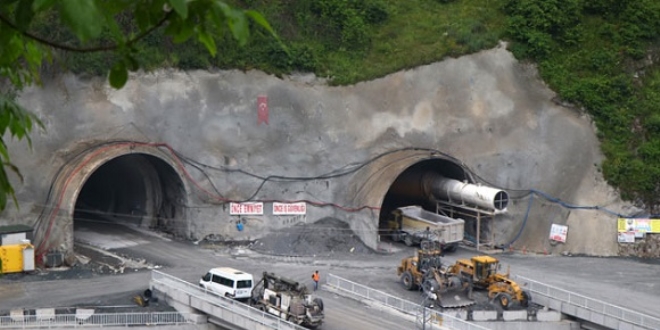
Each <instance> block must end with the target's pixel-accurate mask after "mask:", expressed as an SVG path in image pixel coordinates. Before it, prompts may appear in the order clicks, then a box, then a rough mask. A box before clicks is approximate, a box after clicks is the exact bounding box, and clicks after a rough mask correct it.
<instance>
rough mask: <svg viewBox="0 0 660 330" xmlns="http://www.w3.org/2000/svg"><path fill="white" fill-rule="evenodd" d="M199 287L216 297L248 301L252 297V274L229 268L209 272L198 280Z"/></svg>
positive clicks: (214, 269) (219, 268)
mask: <svg viewBox="0 0 660 330" xmlns="http://www.w3.org/2000/svg"><path fill="white" fill-rule="evenodd" d="M199 286H200V287H202V288H203V289H205V290H209V291H212V292H214V293H216V294H218V295H221V296H225V297H228V298H232V299H237V300H248V299H249V298H250V297H251V295H252V288H253V287H254V279H253V278H252V274H250V273H246V272H243V271H240V270H238V269H234V268H230V267H218V268H213V269H211V270H209V272H208V273H206V275H204V276H203V277H202V279H200V280H199Z"/></svg>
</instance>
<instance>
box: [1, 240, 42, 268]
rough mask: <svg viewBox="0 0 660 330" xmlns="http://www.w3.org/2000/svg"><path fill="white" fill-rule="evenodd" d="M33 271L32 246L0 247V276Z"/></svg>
mask: <svg viewBox="0 0 660 330" xmlns="http://www.w3.org/2000/svg"><path fill="white" fill-rule="evenodd" d="M33 270H34V246H32V244H30V243H21V244H15V245H3V246H0V274H1V273H5V274H6V273H20V272H24V271H26V272H27V271H33Z"/></svg>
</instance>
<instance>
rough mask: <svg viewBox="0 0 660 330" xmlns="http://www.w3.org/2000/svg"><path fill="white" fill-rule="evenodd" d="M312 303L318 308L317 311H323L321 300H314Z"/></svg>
mask: <svg viewBox="0 0 660 330" xmlns="http://www.w3.org/2000/svg"><path fill="white" fill-rule="evenodd" d="M314 302H315V303H316V305H317V306H319V309H320V310H321V311H323V300H321V298H314Z"/></svg>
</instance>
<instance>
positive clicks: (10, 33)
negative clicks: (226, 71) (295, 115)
mask: <svg viewBox="0 0 660 330" xmlns="http://www.w3.org/2000/svg"><path fill="white" fill-rule="evenodd" d="M53 18H55V19H53ZM44 22H47V23H46V24H45V25H44ZM54 24H58V25H57V26H53V25H54ZM255 26H258V27H260V28H262V29H263V30H264V31H267V33H269V34H270V35H271V36H273V37H275V39H277V37H276V36H275V33H274V31H273V29H272V28H271V26H270V24H269V23H268V22H267V21H266V19H265V18H264V17H263V16H262V15H261V14H260V13H258V12H256V11H253V10H244V9H238V8H236V7H233V6H230V5H228V4H227V3H225V2H223V1H218V0H112V1H105V0H85V1H79V0H3V1H1V2H0V137H1V139H0V161H1V162H2V166H0V210H2V209H4V208H5V207H6V204H7V199H8V197H11V198H13V200H14V203H15V204H17V205H18V203H17V201H16V197H15V193H14V189H13V187H12V185H11V181H10V179H9V176H8V174H7V170H9V171H11V172H13V173H15V174H16V175H17V176H18V177H19V178H20V179H22V178H21V174H20V171H19V169H18V167H17V166H16V165H14V164H12V162H11V159H10V155H9V152H8V151H7V145H6V143H5V137H6V135H5V133H7V132H9V133H10V137H11V138H15V139H18V140H22V139H25V140H26V141H27V143H28V145H30V146H31V141H30V136H29V133H30V132H31V131H32V129H33V127H34V126H39V127H41V128H43V125H42V123H41V122H40V121H39V119H38V118H37V117H36V116H35V115H34V114H33V113H31V112H30V111H28V110H27V109H25V108H23V107H21V105H19V104H18V103H17V102H16V98H15V96H16V95H17V93H18V92H20V91H21V90H22V89H23V88H24V87H26V86H29V85H32V84H34V83H39V82H40V79H39V76H40V69H41V68H42V66H43V65H44V64H45V63H47V62H48V61H49V60H50V59H52V55H53V52H54V51H67V52H76V53H99V52H110V53H112V54H114V55H115V56H113V63H112V64H111V65H110V69H109V70H108V73H107V74H108V80H109V82H110V85H112V86H113V87H115V88H121V87H123V86H124V84H126V81H127V80H128V76H129V75H128V72H129V71H135V70H138V69H139V68H140V64H139V62H138V61H137V59H136V54H137V50H138V47H137V45H138V44H139V43H140V42H141V41H143V40H144V39H146V38H148V37H149V36H150V35H152V34H154V33H155V31H157V30H161V29H162V31H163V32H162V33H163V36H164V37H166V38H169V39H171V40H172V41H173V42H174V43H182V42H186V41H188V40H194V41H195V42H197V43H199V44H201V45H203V47H204V48H205V49H206V51H207V52H208V53H209V54H210V55H211V56H216V54H217V51H218V44H217V42H216V40H219V38H218V36H222V35H223V34H224V33H225V32H227V33H228V34H229V35H230V36H231V39H233V40H234V41H235V42H237V43H238V44H239V45H245V44H246V43H247V42H248V39H249V37H250V30H251V29H252V28H253V27H255ZM44 31H62V32H64V34H66V35H68V36H71V37H72V38H59V37H57V36H53V35H47V34H45V33H44ZM223 40H227V39H223Z"/></svg>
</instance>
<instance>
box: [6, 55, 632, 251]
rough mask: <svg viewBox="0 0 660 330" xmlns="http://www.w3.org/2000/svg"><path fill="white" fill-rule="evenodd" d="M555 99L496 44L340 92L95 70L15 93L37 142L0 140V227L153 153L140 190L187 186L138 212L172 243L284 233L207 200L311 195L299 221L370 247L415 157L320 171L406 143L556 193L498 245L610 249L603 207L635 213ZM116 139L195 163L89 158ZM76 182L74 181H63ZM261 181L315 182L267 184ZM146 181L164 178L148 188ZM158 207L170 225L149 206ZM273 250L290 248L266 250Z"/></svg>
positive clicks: (521, 210)
mask: <svg viewBox="0 0 660 330" xmlns="http://www.w3.org/2000/svg"><path fill="white" fill-rule="evenodd" d="M260 95H265V96H267V101H268V109H269V118H268V122H267V123H263V122H262V121H261V120H259V118H258V113H257V102H258V98H259V96H260ZM555 99H556V95H555V93H554V92H553V91H551V90H549V89H548V88H547V86H546V85H545V84H544V83H543V81H542V80H541V79H540V78H539V76H538V74H537V72H536V70H535V68H534V67H533V66H530V65H526V64H521V63H519V62H518V61H517V60H516V59H515V58H514V56H513V55H512V54H511V53H510V52H509V51H508V50H507V49H506V47H505V46H504V45H500V46H498V47H496V48H494V49H490V50H486V51H482V52H479V53H475V54H472V55H469V56H462V57H460V58H450V59H447V60H445V61H442V62H438V63H433V64H429V65H425V66H420V67H417V68H414V69H411V70H406V71H401V72H396V73H393V74H391V75H388V76H386V77H382V78H379V79H375V80H373V81H368V82H363V83H359V84H355V85H352V86H340V87H337V86H328V85H326V84H325V83H323V82H321V81H316V80H314V79H302V80H301V79H290V78H278V77H275V76H270V75H267V74H264V73H263V72H257V71H248V72H241V71H236V70H231V71H217V72H208V71H193V72H180V71H172V70H163V71H157V72H150V73H136V74H134V75H133V76H131V79H130V80H129V81H128V83H127V84H126V86H125V87H124V88H123V89H121V90H115V89H113V88H111V87H110V86H108V84H107V79H105V77H98V78H93V79H87V78H82V77H76V76H72V75H61V76H55V77H49V79H45V80H44V82H43V85H41V86H39V87H33V88H28V89H25V90H24V91H23V92H22V94H21V95H20V97H19V102H20V103H21V105H23V106H25V107H26V108H28V109H31V110H33V111H34V113H35V114H36V115H37V116H38V117H39V118H40V119H41V120H42V121H43V123H44V125H45V126H46V130H45V132H47V133H43V134H33V136H32V145H33V148H32V150H30V149H29V148H26V147H25V144H24V143H22V142H16V141H13V140H12V141H8V149H9V150H10V152H11V154H12V157H13V161H14V163H15V164H16V165H17V166H19V167H20V168H21V172H22V173H23V175H24V176H25V178H26V179H25V182H23V183H20V184H19V183H18V182H16V183H17V184H16V189H17V191H16V192H17V197H18V199H19V200H20V201H21V208H20V209H16V208H13V207H12V206H9V207H8V209H7V210H6V211H5V213H4V214H3V217H2V220H0V225H2V224H5V223H9V224H12V223H23V222H25V219H37V218H39V214H41V211H42V210H43V209H44V208H46V209H52V210H58V209H59V207H61V209H62V210H69V211H70V212H72V211H73V209H74V208H75V207H76V198H79V197H77V196H79V195H80V194H79V192H81V191H83V189H82V186H83V185H85V184H86V182H88V181H87V179H88V178H89V177H88V176H87V175H91V174H90V173H96V172H100V171H99V168H100V167H101V166H103V164H107V163H108V162H109V161H111V160H113V159H115V158H120V157H124V156H126V155H129V154H130V155H133V156H134V157H135V155H150V157H151V158H149V159H150V161H146V160H144V159H143V162H142V163H145V164H146V163H148V164H152V163H153V164H157V165H158V167H157V168H158V169H159V171H161V172H163V173H165V172H167V173H171V176H169V177H171V178H172V179H171V180H167V181H159V180H156V179H157V178H158V177H154V179H153V180H151V181H144V183H143V184H142V186H143V187H147V188H150V189H151V190H149V189H145V191H152V190H153V191H155V192H158V193H160V194H163V192H167V191H180V190H181V189H185V191H184V192H183V193H182V194H181V195H180V196H172V198H170V199H171V200H170V201H169V202H168V203H169V205H167V206H168V207H161V205H151V204H149V205H145V206H148V207H145V208H144V210H142V209H140V210H141V211H145V212H150V213H146V214H145V215H146V216H145V217H144V219H146V220H145V221H152V219H159V220H160V221H162V222H169V223H168V224H169V226H170V228H171V229H173V230H176V231H177V235H179V236H181V237H185V238H189V239H191V240H199V239H202V238H204V237H207V236H209V235H215V236H217V237H232V238H234V239H246V240H248V239H250V240H251V239H255V238H257V237H261V236H262V235H264V234H267V233H269V232H270V231H272V230H273V229H279V228H287V227H290V226H292V225H293V222H291V221H289V220H290V219H286V218H285V217H280V216H277V215H274V214H273V213H272V211H270V206H271V205H270V204H269V203H265V205H264V210H265V212H263V214H260V215H257V216H251V217H250V219H249V221H248V222H247V223H246V226H245V228H244V230H243V231H240V232H238V231H237V229H236V221H237V217H236V216H235V215H234V214H232V213H231V212H230V208H229V207H227V205H226V204H222V203H211V202H210V201H218V200H234V201H242V200H264V201H278V202H290V201H300V200H308V201H314V202H316V203H315V205H312V204H311V203H310V204H308V207H307V209H306V214H305V216H306V218H307V219H309V220H310V221H315V220H317V219H323V218H326V217H333V218H337V219H340V220H342V221H344V220H345V221H346V222H347V223H348V224H349V226H350V228H351V229H353V230H354V233H355V234H356V235H358V236H360V237H361V239H362V241H363V242H364V243H365V244H366V245H368V246H370V247H372V248H375V247H376V245H377V239H378V236H377V230H378V228H379V223H378V221H379V219H382V218H383V217H382V216H381V215H380V214H379V213H378V211H375V210H380V209H383V208H382V207H383V203H384V199H385V195H386V194H387V193H388V191H389V188H390V186H391V185H392V182H394V180H395V179H396V178H397V177H398V176H399V175H400V174H401V172H402V171H404V170H405V169H407V168H409V167H410V166H413V165H415V164H417V163H416V162H422V161H425V159H423V158H421V157H418V158H414V159H413V158H409V157H408V156H410V155H408V154H405V153H399V154H393V156H392V157H391V159H390V160H391V161H389V160H388V161H382V162H374V163H371V164H369V165H368V166H365V168H364V169H363V170H362V171H361V172H356V173H353V174H352V175H345V176H338V177H332V176H328V177H322V176H321V175H322V174H324V173H333V172H332V171H333V170H335V169H340V168H347V167H351V166H356V165H359V164H363V163H364V162H365V161H367V160H369V159H372V158H374V157H376V156H377V155H381V154H383V153H385V152H390V151H393V150H403V149H405V148H408V147H416V148H429V149H435V150H439V151H441V152H442V153H445V154H447V155H451V156H452V157H454V158H455V159H458V160H460V162H461V163H463V164H465V165H466V166H467V167H468V168H470V169H472V170H473V172H474V173H475V174H476V175H478V177H480V178H482V179H483V180H484V182H486V183H488V184H489V185H492V186H495V187H498V188H502V189H506V190H511V191H514V190H523V191H526V190H528V189H536V190H538V191H542V192H544V193H545V194H547V195H548V196H552V197H553V198H556V199H554V201H555V202H552V203H550V202H547V201H542V200H540V198H538V196H536V197H537V198H536V199H535V200H534V201H533V202H528V200H527V199H524V200H517V201H512V203H511V204H510V206H509V208H508V213H507V214H503V215H501V216H498V218H497V219H496V220H495V221H494V222H493V225H494V227H495V230H494V233H495V236H496V237H495V238H494V239H495V243H496V244H497V243H508V242H510V241H511V240H512V239H514V238H515V239H516V242H515V244H516V247H521V248H523V247H524V248H526V249H527V250H530V251H532V250H533V251H545V250H549V251H551V252H552V253H562V252H565V251H569V252H571V253H575V254H579V253H583V254H590V255H603V256H611V255H616V254H618V252H619V250H618V243H617V233H616V220H617V215H614V213H621V214H630V211H631V209H629V208H626V207H627V204H625V203H623V202H622V201H621V200H620V198H619V196H618V193H617V192H616V191H615V190H614V189H612V188H611V187H610V186H608V184H607V182H605V181H604V180H603V177H602V171H601V168H600V163H601V161H602V157H603V156H602V153H601V152H600V146H599V142H598V139H597V137H596V134H595V130H594V127H593V124H592V122H591V120H590V118H589V117H588V116H586V115H585V114H584V113H582V112H580V111H579V110H577V109H571V108H567V107H565V106H564V105H562V104H561V103H558V102H555V101H554V100H555ZM118 139H122V140H129V141H138V142H141V143H155V142H157V143H164V144H166V145H167V148H171V149H168V150H174V151H177V152H178V153H180V154H182V155H184V156H186V157H188V158H190V159H192V160H193V161H195V162H197V163H195V166H192V165H190V164H185V162H183V161H182V160H181V159H178V158H176V157H175V156H173V155H172V154H171V153H169V152H167V150H164V149H161V148H160V147H157V146H153V145H148V146H138V147H137V148H133V146H131V147H128V146H125V147H124V148H123V149H111V148H110V147H107V148H108V150H102V151H104V152H103V153H99V152H95V151H94V150H96V149H93V148H100V146H101V145H103V144H104V143H107V142H108V141H116V140H118ZM90 148H91V149H90ZM81 150H92V151H90V152H94V155H95V157H96V158H94V159H93V160H92V161H88V158H87V157H83V156H84V155H82V156H81V155H80V153H79V152H80V151H81ZM418 156H419V155H418ZM407 157H408V158H407ZM426 157H427V158H426V159H429V158H428V157H430V156H428V154H427V156H426ZM406 162H407V163H406ZM199 164H204V166H201V167H200V166H199ZM149 166H152V165H149ZM153 166H156V165H153ZM182 167H183V168H182ZM76 168H83V170H81V171H74V169H76ZM125 168H126V169H127V171H126V172H127V173H128V174H132V177H134V178H141V177H144V176H146V175H143V174H148V173H154V171H153V170H151V171H150V170H149V169H153V168H154V167H151V168H149V167H147V166H146V165H145V166H144V167H142V169H143V171H142V172H137V171H134V172H131V171H130V167H129V166H127V167H125ZM58 169H69V171H66V170H62V171H58ZM166 169H167V171H166ZM200 169H201V170H200ZM202 170H203V171H202ZM230 170H231V171H230ZM238 170H240V171H245V172H248V173H250V174H251V175H245V174H244V173H238ZM58 173H60V174H58ZM72 173H73V174H75V176H74V177H73V179H71V178H70V177H68V175H73V174H72ZM58 175H59V176H58ZM270 176H288V177H295V178H300V177H305V178H310V179H309V180H284V181H275V180H270V181H268V182H265V181H264V180H263V178H264V177H270ZM136 180H137V179H136ZM369 180H371V181H369ZM367 181H368V182H367ZM53 182H55V183H57V184H60V185H63V184H65V183H66V184H67V185H68V186H67V187H60V186H56V187H54V188H53V190H52V191H53V194H52V196H58V197H61V196H64V197H63V198H62V199H61V201H62V203H61V205H55V203H54V202H53V201H52V200H58V199H57V198H54V199H52V200H49V199H48V196H49V194H50V191H51V187H50V185H51V183H53ZM157 182H160V183H162V182H165V183H163V184H166V183H169V185H168V186H167V187H156V183H157ZM181 187H183V188H181ZM177 189H178V190H177ZM216 189H217V192H216ZM127 191H131V192H132V191H135V189H127ZM122 196H123V195H122V194H117V198H118V199H121V198H124V199H122V200H116V201H114V203H113V204H112V205H110V204H109V203H108V205H102V206H107V207H105V208H102V209H103V210H105V211H107V212H110V213H112V212H114V213H120V212H119V211H118V210H115V209H112V208H113V207H115V205H126V207H127V208H128V206H129V204H130V203H131V202H132V200H128V199H125V197H122ZM136 197H139V198H141V199H143V200H144V201H151V202H152V204H154V203H155V202H153V201H159V200H161V199H162V198H161V197H162V196H160V195H158V194H156V196H150V197H148V198H147V195H146V193H145V194H142V195H140V196H137V195H136ZM92 199H93V198H92ZM556 200H559V201H562V203H564V204H563V205H560V204H559V203H557V202H556ZM145 204H147V203H145ZM569 204H570V205H578V206H595V205H598V206H602V207H606V208H607V209H608V210H610V211H612V212H602V211H598V210H584V209H568V208H566V205H569ZM317 205H318V207H317ZM321 205H322V206H321ZM335 206H339V207H335ZM108 209H110V210H109V211H108ZM168 209H171V211H168V212H169V214H170V215H171V216H163V215H162V213H160V212H163V211H167V210H168ZM131 210H132V209H131ZM346 210H360V211H352V212H349V211H346ZM72 217H73V215H72V214H65V212H62V215H61V217H58V218H57V225H56V226H52V228H53V229H52V232H51V233H50V236H49V237H48V239H50V240H51V242H48V243H49V244H48V245H49V246H67V244H68V245H73V243H72V242H73V241H74V239H73V238H72V236H73V235H72V234H71V232H72V228H73V227H74V226H73V220H72ZM46 218H47V219H50V218H54V217H46ZM153 221H155V220H153ZM552 224H560V225H568V226H569V229H568V237H567V241H566V243H565V244H561V245H557V246H552V245H551V244H550V242H549V239H548V237H549V231H550V228H551V226H552ZM39 225H40V226H39V228H47V227H48V226H46V225H45V224H43V223H42V224H39ZM143 225H145V226H153V225H156V223H143ZM523 226H524V227H523ZM521 228H522V229H521ZM42 232H43V230H42ZM285 232H286V231H285ZM37 234H39V233H37ZM41 234H43V233H41ZM36 237H40V236H39V235H36ZM294 238H295V237H294ZM296 242H297V243H296ZM329 242H330V243H331V245H332V246H333V247H334V248H336V249H341V248H343V249H350V248H352V246H351V245H352V244H351V242H350V241H347V242H342V241H339V242H334V241H329ZM278 244H281V243H278ZM288 244H290V246H288V247H289V249H288V251H286V253H298V252H307V251H305V247H306V246H307V244H308V242H307V241H306V240H298V241H296V240H295V239H294V240H293V241H291V242H290V243H288ZM344 244H346V245H344ZM291 248H294V249H296V250H293V251H291ZM358 248H359V246H357V245H356V249H358ZM273 249H274V250H278V251H283V250H285V249H284V246H280V245H275V244H274V245H273ZM312 254H313V252H312Z"/></svg>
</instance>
